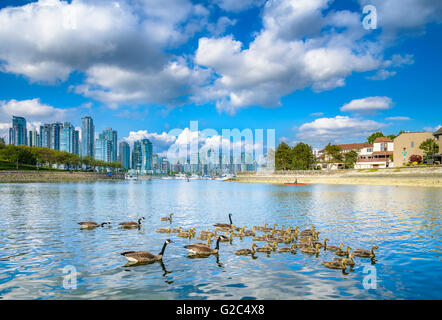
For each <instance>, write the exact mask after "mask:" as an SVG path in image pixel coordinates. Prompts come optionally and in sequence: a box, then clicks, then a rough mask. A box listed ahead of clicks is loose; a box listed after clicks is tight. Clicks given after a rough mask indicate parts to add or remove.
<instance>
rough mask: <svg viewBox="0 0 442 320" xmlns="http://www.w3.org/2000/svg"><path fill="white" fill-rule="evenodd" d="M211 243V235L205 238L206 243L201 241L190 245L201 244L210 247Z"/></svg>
mask: <svg viewBox="0 0 442 320" xmlns="http://www.w3.org/2000/svg"><path fill="white" fill-rule="evenodd" d="M211 244H212V238H211V237H209V238H207V243H203V242H198V243H192V245H194V246H202V247H208V248H210V245H211Z"/></svg>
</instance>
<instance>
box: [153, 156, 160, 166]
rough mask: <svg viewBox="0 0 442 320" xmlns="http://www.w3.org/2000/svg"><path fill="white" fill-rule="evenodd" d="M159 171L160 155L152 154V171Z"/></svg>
mask: <svg viewBox="0 0 442 320" xmlns="http://www.w3.org/2000/svg"><path fill="white" fill-rule="evenodd" d="M158 169H160V158H159V157H158V154H156V153H154V154H152V170H158Z"/></svg>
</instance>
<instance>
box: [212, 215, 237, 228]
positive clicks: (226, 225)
mask: <svg viewBox="0 0 442 320" xmlns="http://www.w3.org/2000/svg"><path fill="white" fill-rule="evenodd" d="M229 220H230V224H227V223H217V224H214V226H215V227H217V228H221V229H222V228H225V229H232V227H233V222H232V214H231V213H229Z"/></svg>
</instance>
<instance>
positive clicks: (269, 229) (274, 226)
mask: <svg viewBox="0 0 442 320" xmlns="http://www.w3.org/2000/svg"><path fill="white" fill-rule="evenodd" d="M276 226H277V224H276V223H274V224H273V228H263V229H262V231H263V232H272V231H275V230H276Z"/></svg>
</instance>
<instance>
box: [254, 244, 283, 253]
mask: <svg viewBox="0 0 442 320" xmlns="http://www.w3.org/2000/svg"><path fill="white" fill-rule="evenodd" d="M276 248H278V244H277V243H276V242H273V244H272V245H270V244H266V245H265V246H264V247H261V248H257V249H256V251H257V252H266V253H270V252H272V251H275V250H276Z"/></svg>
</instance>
